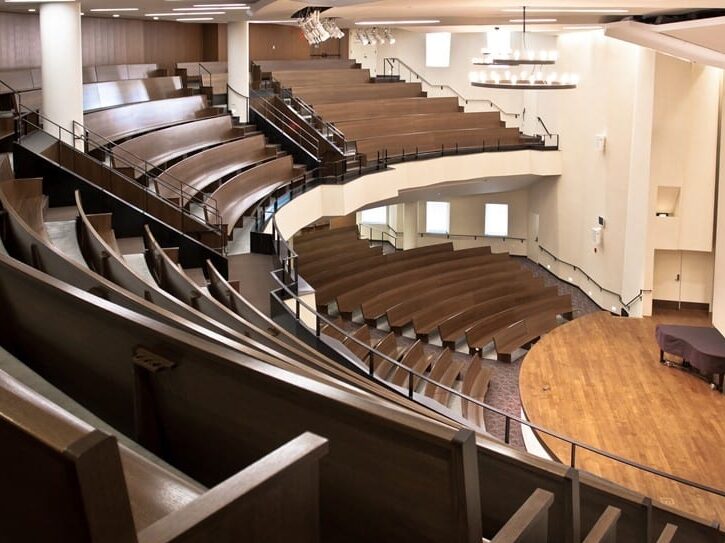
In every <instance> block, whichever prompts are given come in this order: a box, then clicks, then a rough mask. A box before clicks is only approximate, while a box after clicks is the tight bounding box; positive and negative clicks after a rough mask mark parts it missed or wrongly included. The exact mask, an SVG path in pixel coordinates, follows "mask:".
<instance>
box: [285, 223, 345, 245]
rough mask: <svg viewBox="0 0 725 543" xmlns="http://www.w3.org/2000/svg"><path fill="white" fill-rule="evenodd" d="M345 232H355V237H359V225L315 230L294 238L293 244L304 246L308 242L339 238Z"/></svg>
mask: <svg viewBox="0 0 725 543" xmlns="http://www.w3.org/2000/svg"><path fill="white" fill-rule="evenodd" d="M344 232H355V235H357V225H355V224H350V225H348V226H342V227H340V228H329V227H324V228H317V229H315V230H310V231H304V232H301V233H299V234H297V235H295V237H293V238H292V243H294V244H295V245H297V244H302V245H304V244H305V243H307V242H308V241H312V240H316V239H320V238H324V237H327V236H337V235H338V234H341V233H344Z"/></svg>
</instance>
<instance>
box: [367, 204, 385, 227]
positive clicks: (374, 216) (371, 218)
mask: <svg viewBox="0 0 725 543" xmlns="http://www.w3.org/2000/svg"><path fill="white" fill-rule="evenodd" d="M360 220H361V222H362V223H363V224H388V208H387V207H386V206H382V207H374V208H372V209H363V212H362V217H361V218H360Z"/></svg>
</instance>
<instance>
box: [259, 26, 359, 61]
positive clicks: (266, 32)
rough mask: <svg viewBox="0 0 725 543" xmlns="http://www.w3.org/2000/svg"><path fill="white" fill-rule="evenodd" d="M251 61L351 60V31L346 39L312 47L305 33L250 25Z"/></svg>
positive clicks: (296, 29) (285, 27) (283, 27)
mask: <svg viewBox="0 0 725 543" xmlns="http://www.w3.org/2000/svg"><path fill="white" fill-rule="evenodd" d="M249 28H250V30H249V58H250V59H251V60H305V59H308V58H311V57H313V56H318V55H335V56H337V55H341V58H347V50H348V42H347V39H348V38H347V32H345V38H343V39H342V40H328V41H326V42H324V43H322V44H320V45H316V46H310V45H309V44H308V43H307V40H306V39H305V37H304V35H303V34H302V31H301V30H300V29H299V28H297V27H294V26H289V25H262V24H251V25H249Z"/></svg>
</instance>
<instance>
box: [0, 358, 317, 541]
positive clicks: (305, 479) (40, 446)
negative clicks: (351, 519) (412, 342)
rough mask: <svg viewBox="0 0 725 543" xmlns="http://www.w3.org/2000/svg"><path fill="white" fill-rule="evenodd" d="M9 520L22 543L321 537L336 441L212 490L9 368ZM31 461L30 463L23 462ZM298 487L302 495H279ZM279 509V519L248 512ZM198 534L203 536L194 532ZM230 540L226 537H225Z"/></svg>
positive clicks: (3, 379)
mask: <svg viewBox="0 0 725 543" xmlns="http://www.w3.org/2000/svg"><path fill="white" fill-rule="evenodd" d="M0 434H1V435H2V436H3V447H2V449H1V450H0V460H2V462H3V463H6V464H7V465H11V464H12V465H13V466H14V467H13V469H12V470H8V471H7V472H6V473H5V474H4V476H3V488H4V490H5V493H4V496H3V498H0V504H1V505H2V507H1V508H0V521H1V522H2V526H3V536H4V537H7V538H9V539H10V540H12V541H61V540H62V541H77V542H88V543H91V542H100V541H104V540H107V538H108V534H110V533H113V534H114V538H115V540H116V541H137V540H138V541H142V542H144V541H151V540H153V541H157V542H168V543H171V542H176V543H181V542H182V541H189V540H190V538H194V537H208V536H209V535H210V534H216V535H215V536H214V539H215V541H220V542H222V541H228V542H231V541H237V540H238V539H239V538H240V537H241V538H248V537H249V536H250V535H251V534H253V533H263V534H264V537H266V538H281V539H285V538H289V537H293V536H294V537H302V540H303V541H313V540H315V536H316V535H317V533H318V530H319V527H318V521H317V515H318V509H319V502H318V492H317V484H318V482H317V470H318V464H319V460H320V458H322V457H323V456H324V455H325V454H326V453H327V450H328V443H327V440H325V439H323V438H320V437H318V436H316V435H314V434H310V433H307V434H303V435H301V436H299V437H298V438H296V439H294V440H292V441H290V442H289V443H287V444H285V445H283V446H281V447H279V448H278V449H276V450H275V451H273V452H271V453H270V454H268V455H266V456H264V457H263V458H260V459H259V460H257V461H256V462H254V463H253V464H251V465H250V466H249V467H247V468H246V469H244V470H242V471H241V472H239V473H237V474H235V475H233V476H232V477H230V478H229V479H227V480H225V481H223V482H221V483H220V484H219V485H218V486H216V487H215V488H213V489H211V490H207V489H206V488H204V487H203V486H201V485H199V484H195V483H193V482H192V481H188V480H185V479H182V478H181V477H180V476H179V475H177V474H176V473H173V472H172V471H169V470H168V469H167V468H166V467H164V466H162V465H160V464H158V463H156V462H153V461H152V460H150V459H148V458H146V457H145V456H142V455H141V454H138V453H137V452H134V451H132V450H130V449H129V448H128V447H126V446H125V445H122V444H119V443H118V442H117V440H116V438H115V437H113V436H111V435H108V434H107V433H105V432H102V431H100V430H98V429H95V428H94V427H93V426H90V425H89V424H87V423H86V422H84V421H82V420H80V419H78V418H76V417H74V416H73V415H71V414H70V413H68V412H67V411H65V410H63V409H62V408H60V407H58V406H57V405H55V404H53V403H51V402H50V401H48V400H46V399H45V398H43V397H42V396H40V395H39V394H38V393H36V392H35V391H33V390H30V389H29V388H28V387H26V386H25V385H23V384H22V383H20V382H19V381H17V380H15V379H13V378H12V377H10V376H9V375H7V374H6V373H5V372H2V371H0ZM20 457H22V458H23V461H22V462H18V459H19V458H20ZM292 484H297V485H299V486H298V487H297V492H295V493H286V499H284V500H282V501H280V500H278V497H277V495H278V494H279V493H281V492H286V491H287V490H288V489H289V487H290V485H292ZM249 502H253V503H254V504H255V507H262V508H265V509H269V510H270V511H274V512H273V513H272V514H271V516H272V519H276V522H269V520H270V519H269V518H263V517H260V516H259V515H257V514H255V509H253V508H250V507H249V506H248V503H249ZM193 534H196V536H195V535H193ZM220 534H223V535H220Z"/></svg>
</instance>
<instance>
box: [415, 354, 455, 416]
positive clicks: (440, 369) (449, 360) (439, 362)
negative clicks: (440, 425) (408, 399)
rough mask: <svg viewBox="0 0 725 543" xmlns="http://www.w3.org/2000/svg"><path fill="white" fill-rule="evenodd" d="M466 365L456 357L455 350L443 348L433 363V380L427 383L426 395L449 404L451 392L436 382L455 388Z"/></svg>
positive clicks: (441, 402)
mask: <svg viewBox="0 0 725 543" xmlns="http://www.w3.org/2000/svg"><path fill="white" fill-rule="evenodd" d="M419 341H420V340H419ZM464 366H465V365H464V363H463V362H462V361H461V360H456V359H455V358H454V353H453V351H451V350H450V349H443V350H442V351H441V353H440V354H439V355H438V358H437V359H436V360H435V362H434V363H433V370H432V371H431V374H430V378H431V380H432V381H433V382H428V383H426V385H425V390H424V393H425V395H426V396H428V397H429V398H433V399H434V400H436V401H437V402H438V403H440V404H443V405H448V402H449V400H450V395H451V393H450V392H448V391H447V390H445V389H442V388H441V387H439V386H437V385H436V384H434V383H440V384H441V385H443V386H445V387H448V388H453V385H454V383H455V382H456V381H457V380H458V379H460V376H461V374H462V372H463V368H464Z"/></svg>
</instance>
